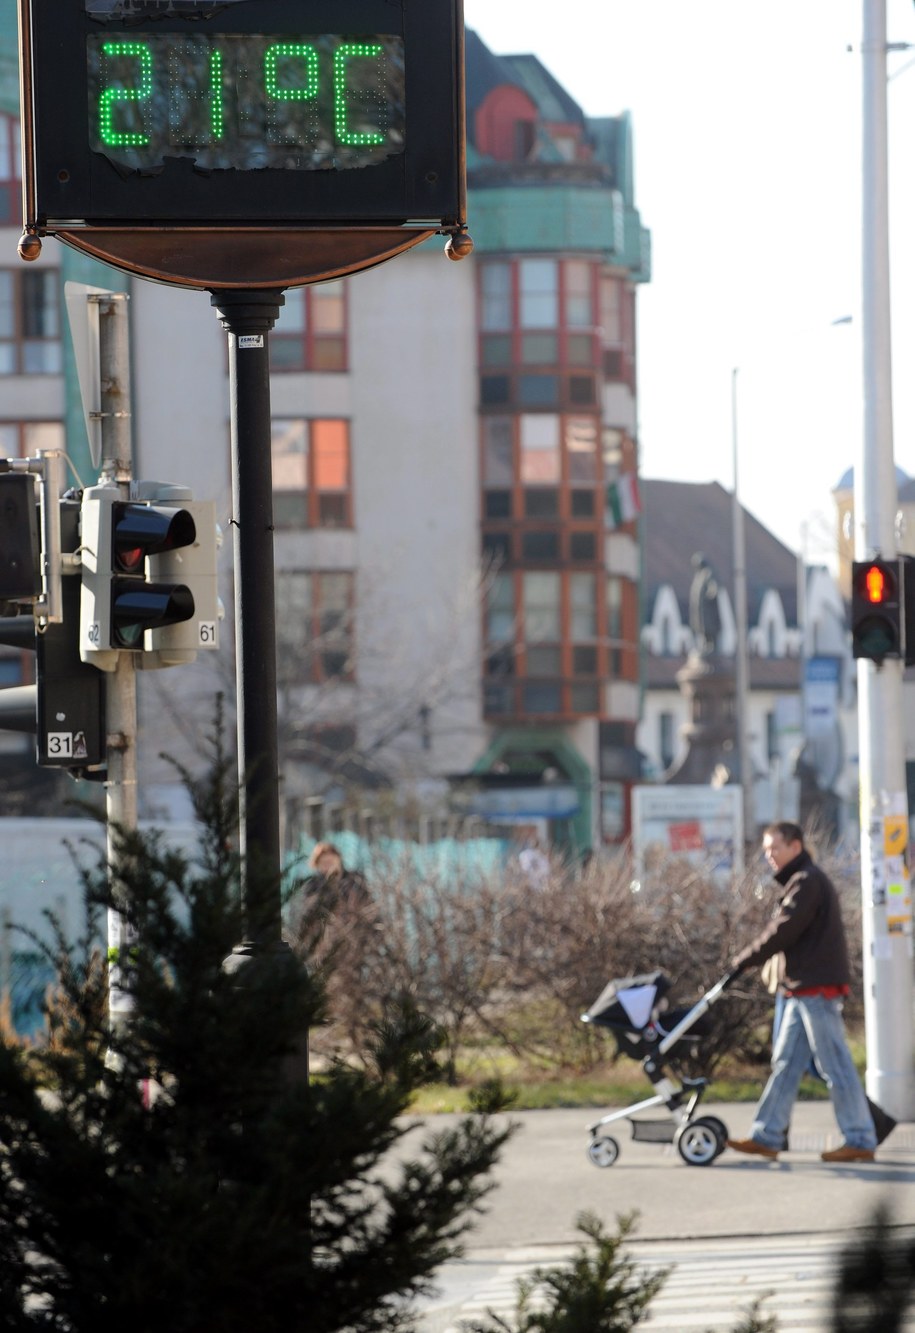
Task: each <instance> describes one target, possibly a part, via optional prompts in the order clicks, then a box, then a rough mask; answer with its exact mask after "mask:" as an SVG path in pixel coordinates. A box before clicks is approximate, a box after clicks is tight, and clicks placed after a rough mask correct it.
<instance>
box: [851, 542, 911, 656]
mask: <svg viewBox="0 0 915 1333" xmlns="http://www.w3.org/2000/svg"><path fill="white" fill-rule="evenodd" d="M905 574H906V561H905V559H904V558H902V557H897V558H895V559H893V560H882V559H874V560H862V561H857V560H856V561H855V562H854V563H853V565H852V595H851V634H852V652H853V654H854V656H855V657H865V658H869V659H870V660H871V661H874V662H877V663H880V662H882V661H883V660H884V658H887V657H902V658H905V656H906V623H905V621H906V616H905ZM913 582H915V575H913ZM913 630H915V627H913ZM912 646H913V648H915V642H913V645H912Z"/></svg>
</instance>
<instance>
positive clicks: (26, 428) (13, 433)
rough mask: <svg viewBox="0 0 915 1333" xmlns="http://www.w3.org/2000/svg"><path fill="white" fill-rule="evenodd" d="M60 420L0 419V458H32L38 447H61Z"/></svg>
mask: <svg viewBox="0 0 915 1333" xmlns="http://www.w3.org/2000/svg"><path fill="white" fill-rule="evenodd" d="M65 442H66V434H65V431H64V424H63V422H62V421H0V458H34V457H36V455H37V454H38V451H39V449H63V448H64V445H65Z"/></svg>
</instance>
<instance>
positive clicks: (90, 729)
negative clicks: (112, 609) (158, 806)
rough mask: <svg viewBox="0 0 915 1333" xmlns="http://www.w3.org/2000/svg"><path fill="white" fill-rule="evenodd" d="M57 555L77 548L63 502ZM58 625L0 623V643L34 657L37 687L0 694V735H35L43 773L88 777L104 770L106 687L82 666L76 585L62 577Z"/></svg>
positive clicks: (75, 511) (73, 517) (73, 509)
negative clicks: (67, 772) (39, 627)
mask: <svg viewBox="0 0 915 1333" xmlns="http://www.w3.org/2000/svg"><path fill="white" fill-rule="evenodd" d="M60 531H61V550H63V551H66V552H74V551H76V549H77V547H78V545H79V536H78V532H79V505H78V504H77V503H76V502H75V501H67V500H63V501H61V505H60ZM61 597H62V620H61V622H60V623H59V624H54V623H52V624H48V625H45V626H44V628H43V629H42V630H41V632H40V633H39V632H37V630H36V625H35V621H34V619H33V617H32V616H31V614H28V613H24V614H20V615H17V616H6V617H3V618H2V619H0V643H3V644H6V645H8V646H10V647H14V648H20V649H22V650H24V651H32V652H34V653H35V684H34V685H20V686H13V687H12V688H10V689H7V690H0V729H3V730H8V731H28V732H34V733H35V759H36V762H37V763H38V764H39V765H40V766H41V767H43V768H66V769H69V770H70V771H71V772H80V773H83V774H85V775H86V776H88V775H89V774H90V773H92V772H97V771H98V770H99V769H103V768H104V767H105V761H106V725H105V681H104V677H103V675H102V674H101V672H99V671H97V670H96V669H95V667H94V666H89V665H87V664H86V663H84V662H82V661H81V660H80V655H79V646H78V636H79V604H80V584H79V579H78V578H77V577H75V576H74V575H70V574H67V575H64V577H63V579H62V588H61Z"/></svg>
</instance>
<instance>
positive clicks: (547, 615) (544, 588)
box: [522, 570, 562, 644]
mask: <svg viewBox="0 0 915 1333" xmlns="http://www.w3.org/2000/svg"><path fill="white" fill-rule="evenodd" d="M522 578H523V589H524V638H525V641H526V643H528V644H534V643H540V642H552V643H558V642H559V641H560V639H561V638H562V630H561V606H560V575H559V573H558V572H556V571H555V570H536V571H533V570H531V571H528V572H526V573H525V574H524V575H523V576H522Z"/></svg>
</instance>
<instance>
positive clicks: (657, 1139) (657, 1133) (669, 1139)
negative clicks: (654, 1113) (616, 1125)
mask: <svg viewBox="0 0 915 1333" xmlns="http://www.w3.org/2000/svg"><path fill="white" fill-rule="evenodd" d="M629 1123H630V1125H631V1126H632V1138H633V1141H634V1142H635V1143H673V1141H674V1135H675V1134H676V1132H677V1126H676V1123H675V1121H673V1120H630V1121H629Z"/></svg>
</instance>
